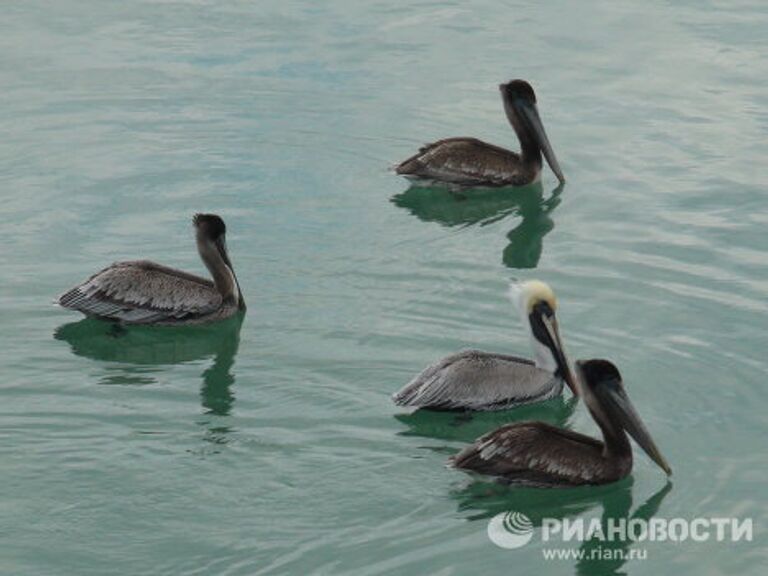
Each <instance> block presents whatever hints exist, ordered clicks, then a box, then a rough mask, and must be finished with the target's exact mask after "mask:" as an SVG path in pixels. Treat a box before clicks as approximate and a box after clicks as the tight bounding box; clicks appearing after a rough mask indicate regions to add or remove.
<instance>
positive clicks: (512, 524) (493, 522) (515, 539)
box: [488, 512, 533, 550]
mask: <svg viewBox="0 0 768 576" xmlns="http://www.w3.org/2000/svg"><path fill="white" fill-rule="evenodd" d="M488 538H490V539H491V542H493V543H494V544H496V546H499V547H501V548H506V549H507V550H512V549H514V548H520V547H521V546H525V545H526V544H528V542H530V541H531V538H533V524H532V523H531V521H530V519H529V518H528V516H526V515H525V514H522V513H520V512H502V513H501V514H496V516H494V517H493V518H491V519H490V521H489V522H488Z"/></svg>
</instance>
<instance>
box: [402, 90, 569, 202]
mask: <svg viewBox="0 0 768 576" xmlns="http://www.w3.org/2000/svg"><path fill="white" fill-rule="evenodd" d="M499 89H500V90H501V98H502V101H503V102H504V111H505V112H506V114H507V119H508V120H509V123H510V124H512V128H513V129H514V130H515V133H516V134H517V138H518V140H519V141H520V153H519V154H518V153H517V152H512V151H510V150H506V149H504V148H500V147H499V146H494V145H493V144H488V143H486V142H483V141H481V140H477V139H476V138H446V139H444V140H438V141H437V142H434V143H432V144H427V145H426V146H424V147H422V148H421V149H420V150H419V152H418V153H417V154H415V155H414V156H411V157H410V158H408V159H407V160H405V161H404V162H402V163H401V164H400V165H398V166H396V167H395V172H397V174H401V175H402V176H405V177H406V178H409V179H411V180H417V181H418V180H422V181H424V180H426V181H428V182H429V181H431V182H437V183H443V184H447V185H453V186H461V187H494V188H497V187H502V186H525V185H527V184H530V183H532V182H535V181H537V180H538V179H539V177H540V174H541V165H542V164H541V155H542V153H543V154H544V157H545V158H546V160H547V163H548V164H549V167H550V168H551V169H552V171H553V172H554V173H555V175H556V176H557V179H558V180H559V181H560V182H561V183H563V182H565V177H564V176H563V172H562V170H560V165H559V164H558V162H557V157H556V156H555V153H554V151H553V150H552V146H551V145H550V143H549V139H548V138H547V133H546V132H545V131H544V125H543V124H542V122H541V118H540V117H539V112H538V108H537V107H536V94H535V93H534V92H533V88H531V85H530V84H528V82H526V81H525V80H511V81H510V82H507V83H506V84H501V85H500V86H499Z"/></svg>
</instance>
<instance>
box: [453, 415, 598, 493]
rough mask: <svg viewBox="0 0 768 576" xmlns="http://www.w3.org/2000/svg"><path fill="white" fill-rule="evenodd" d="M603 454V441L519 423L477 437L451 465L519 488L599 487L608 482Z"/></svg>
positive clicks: (455, 457)
mask: <svg viewBox="0 0 768 576" xmlns="http://www.w3.org/2000/svg"><path fill="white" fill-rule="evenodd" d="M602 451H603V444H602V442H600V441H599V440H596V439H594V438H590V437H589V436H585V435H583V434H578V433H576V432H571V431H570V430H564V429H562V428H556V427H554V426H551V425H549V424H546V423H544V422H519V423H516V424H509V425H507V426H502V427H501V428H498V429H496V430H494V431H493V432H489V433H488V434H485V435H484V436H481V437H480V438H478V439H477V440H475V442H474V443H473V444H471V445H470V446H468V447H466V448H465V449H464V450H462V451H461V452H459V453H458V454H457V455H456V456H454V457H452V458H451V460H450V463H451V465H452V466H453V467H455V468H459V469H462V470H467V471H471V472H477V473H480V474H486V475H489V476H497V477H501V478H503V479H504V480H507V481H509V482H513V483H517V484H526V485H540V486H550V485H577V484H597V483H603V482H605V481H606V479H607V477H606V474H605V472H606V460H605V459H604V458H603V456H602Z"/></svg>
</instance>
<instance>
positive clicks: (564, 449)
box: [450, 360, 672, 487]
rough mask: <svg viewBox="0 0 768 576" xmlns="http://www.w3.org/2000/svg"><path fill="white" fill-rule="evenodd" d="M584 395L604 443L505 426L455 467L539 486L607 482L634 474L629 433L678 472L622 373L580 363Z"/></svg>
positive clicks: (607, 365) (532, 426) (548, 429)
mask: <svg viewBox="0 0 768 576" xmlns="http://www.w3.org/2000/svg"><path fill="white" fill-rule="evenodd" d="M576 370H577V372H578V375H579V388H580V395H581V397H582V398H583V400H584V403H585V404H586V405H587V408H588V409H589V412H590V414H591V415H592V418H593V419H594V420H595V422H596V423H597V425H598V426H599V427H600V429H601V431H602V433H603V440H602V442H601V441H600V440H598V439H596V438H591V437H589V436H585V435H583V434H579V433H576V432H571V431H570V430H564V429H562V428H557V427H555V426H551V425H550V424H546V423H544V422H519V423H515V424H508V425H506V426H502V427H501V428H498V429H496V430H494V431H493V432H490V433H488V434H486V435H484V436H481V437H480V438H479V439H477V440H476V441H475V442H474V443H473V444H472V445H470V446H468V447H467V448H465V449H464V450H462V451H461V452H459V453H458V454H457V455H456V456H454V457H453V458H451V460H450V464H451V465H452V466H453V467H455V468H458V469H461V470H465V471H468V472H476V473H479V474H485V475H489V476H494V477H496V478H498V479H500V480H502V481H505V482H508V483H511V484H516V485H524V486H534V487H568V486H581V485H586V484H607V483H610V482H615V481H617V480H620V479H622V478H624V477H625V476H627V475H628V474H629V473H630V472H631V471H632V447H631V446H630V443H629V438H628V437H627V433H629V435H630V436H632V438H634V439H635V441H636V442H637V443H638V444H639V445H640V447H641V448H643V450H644V451H645V452H646V453H647V454H648V455H649V456H650V457H651V459H653V461H654V462H656V464H658V465H659V466H660V467H661V468H662V469H663V470H664V471H665V472H666V473H667V474H668V475H669V474H671V473H672V470H671V469H670V467H669V464H667V461H666V460H665V459H664V456H662V454H661V452H660V451H659V449H658V448H657V446H656V444H655V443H654V441H653V439H652V438H651V435H650V433H649V432H648V430H647V429H646V427H645V425H644V424H643V422H642V420H640V417H639V416H638V414H637V412H636V411H635V409H634V407H633V406H632V403H631V402H630V400H629V397H628V396H627V393H626V391H625V390H624V384H623V383H622V379H621V375H620V374H619V371H618V369H617V368H616V366H614V365H613V364H612V363H611V362H609V361H607V360H587V361H579V362H577V363H576Z"/></svg>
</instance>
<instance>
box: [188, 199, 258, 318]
mask: <svg viewBox="0 0 768 576" xmlns="http://www.w3.org/2000/svg"><path fill="white" fill-rule="evenodd" d="M192 223H193V225H194V227H195V232H196V237H197V247H198V250H199V251H200V255H201V257H202V259H203V261H204V262H205V264H206V266H207V267H208V268H209V269H210V270H211V274H212V275H213V277H214V281H215V282H217V285H221V286H222V288H223V291H224V292H227V291H231V294H230V295H231V297H233V298H235V299H236V300H237V303H238V306H239V307H240V308H241V309H245V302H244V301H243V297H242V293H241V292H240V283H239V282H238V281H237V276H235V270H234V268H233V267H232V262H231V261H230V259H229V252H228V251H227V226H226V224H224V220H222V219H221V217H220V216H218V215H216V214H195V216H194V218H193V219H192ZM216 256H218V258H217V257H216ZM222 264H223V265H224V266H225V267H226V270H224V269H222ZM217 279H218V281H217ZM235 292H236V293H235Z"/></svg>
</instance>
